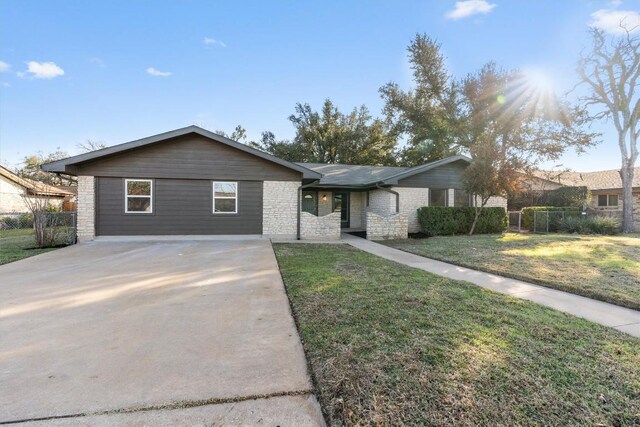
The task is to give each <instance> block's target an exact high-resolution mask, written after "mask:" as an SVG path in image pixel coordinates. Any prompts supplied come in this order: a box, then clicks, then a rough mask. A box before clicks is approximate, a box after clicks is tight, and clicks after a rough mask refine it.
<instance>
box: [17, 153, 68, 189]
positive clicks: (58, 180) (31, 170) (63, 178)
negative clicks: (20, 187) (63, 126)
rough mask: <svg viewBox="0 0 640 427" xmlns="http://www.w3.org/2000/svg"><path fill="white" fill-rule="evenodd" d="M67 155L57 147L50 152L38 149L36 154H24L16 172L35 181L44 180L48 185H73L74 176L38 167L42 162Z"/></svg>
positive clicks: (52, 160)
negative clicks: (54, 172)
mask: <svg viewBox="0 0 640 427" xmlns="http://www.w3.org/2000/svg"><path fill="white" fill-rule="evenodd" d="M65 157H69V155H68V154H67V152H66V151H62V150H60V149H59V148H58V149H57V150H56V151H54V152H52V153H46V154H45V153H43V152H42V151H38V152H37V153H36V154H32V155H30V156H25V157H24V159H23V160H22V165H21V166H20V167H19V168H18V169H17V170H16V174H17V175H18V176H21V177H23V178H29V179H33V180H35V181H40V182H44V183H45V184H50V185H74V184H75V182H76V181H75V178H73V177H71V176H68V175H60V174H53V173H50V172H45V171H43V170H41V169H40V165H42V164H44V163H49V162H54V161H56V160H60V159H64V158H65Z"/></svg>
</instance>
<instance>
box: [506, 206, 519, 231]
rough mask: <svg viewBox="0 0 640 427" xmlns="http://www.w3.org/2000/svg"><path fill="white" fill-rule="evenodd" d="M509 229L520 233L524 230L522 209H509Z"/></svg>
mask: <svg viewBox="0 0 640 427" xmlns="http://www.w3.org/2000/svg"><path fill="white" fill-rule="evenodd" d="M507 214H508V215H509V231H514V232H516V233H520V232H521V231H522V212H521V211H509V212H507Z"/></svg>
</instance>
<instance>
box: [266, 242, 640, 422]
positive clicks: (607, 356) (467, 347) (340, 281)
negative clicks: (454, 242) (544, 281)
mask: <svg viewBox="0 0 640 427" xmlns="http://www.w3.org/2000/svg"><path fill="white" fill-rule="evenodd" d="M274 248H275V251H276V256H277V258H278V262H279V265H280V269H281V272H282V276H283V279H284V282H285V286H286V289H287V293H288V295H289V298H290V301H291V305H292V308H293V312H294V315H295V317H296V321H297V323H298V328H299V331H300V334H301V337H302V340H303V344H304V348H305V351H306V354H307V358H308V360H309V363H310V366H311V371H312V375H313V377H314V381H315V383H316V387H317V393H318V397H319V399H320V403H321V405H322V407H323V409H324V411H325V413H326V415H327V418H328V421H329V423H330V424H331V425H403V424H409V425H442V426H449V425H467V426H475V425H610V426H622V425H634V424H638V423H640V369H638V366H640V340H638V339H635V338H632V337H630V336H627V335H625V334H623V333H621V332H618V331H616V330H614V329H610V328H606V327H604V326H600V325H597V324H594V323H591V322H588V321H586V320H582V319H579V318H576V317H573V316H570V315H567V314H563V313H561V312H558V311H555V310H552V309H549V308H546V307H543V306H539V305H537V304H534V303H531V302H528V301H524V300H519V299H515V298H511V297H508V296H505V295H500V294H496V293H493V292H491V291H488V290H485V289H482V288H479V287H477V286H474V285H471V284H467V283H463V282H456V281H452V280H449V279H446V278H443V277H439V276H435V275H433V274H429V273H427V272H424V271H421V270H416V269H412V268H410V267H406V266H403V265H400V264H396V263H394V262H391V261H388V260H385V259H382V258H378V257H376V256H374V255H370V254H368V253H365V252H361V251H358V250H357V249H354V248H352V247H350V246H346V245H317V244H297V245H296V244H275V245H274Z"/></svg>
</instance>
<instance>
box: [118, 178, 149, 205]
mask: <svg viewBox="0 0 640 427" xmlns="http://www.w3.org/2000/svg"><path fill="white" fill-rule="evenodd" d="M124 186H125V201H124V211H125V213H135V214H145V213H153V180H151V179H125V180H124Z"/></svg>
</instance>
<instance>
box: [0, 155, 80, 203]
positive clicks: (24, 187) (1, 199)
mask: <svg viewBox="0 0 640 427" xmlns="http://www.w3.org/2000/svg"><path fill="white" fill-rule="evenodd" d="M71 197H73V193H72V192H70V191H68V190H65V189H62V188H58V187H54V186H52V185H47V184H44V183H42V182H39V181H34V180H32V179H28V178H22V177H19V176H18V175H16V174H15V173H13V172H11V171H10V170H9V169H6V168H4V167H2V166H0V214H7V213H24V212H29V207H28V206H27V201H26V200H25V198H26V199H27V200H35V199H41V200H46V201H47V203H48V204H50V205H53V206H55V207H57V208H62V204H63V202H64V201H65V200H67V199H70V198H71Z"/></svg>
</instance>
